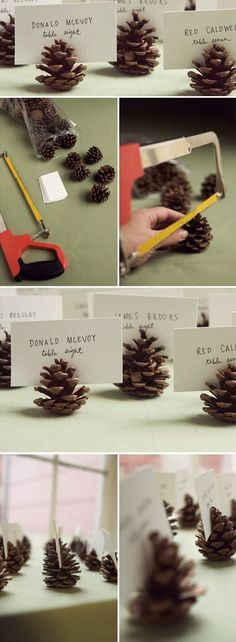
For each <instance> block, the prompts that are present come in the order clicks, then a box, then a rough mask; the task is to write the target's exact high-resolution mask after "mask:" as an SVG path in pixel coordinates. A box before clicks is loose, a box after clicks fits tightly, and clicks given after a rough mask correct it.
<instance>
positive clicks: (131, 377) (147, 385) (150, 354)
mask: <svg viewBox="0 0 236 642" xmlns="http://www.w3.org/2000/svg"><path fill="white" fill-rule="evenodd" d="M156 341H157V337H149V338H148V337H147V335H146V332H145V330H140V337H139V338H137V339H133V343H132V344H129V343H124V347H125V352H124V354H123V382H122V383H117V384H115V385H116V386H117V387H118V388H120V390H122V391H123V392H126V393H127V394H128V395H131V396H134V397H141V398H142V397H146V398H148V397H150V398H151V397H159V396H160V395H161V394H162V393H163V392H164V390H165V388H167V386H168V383H167V381H166V380H167V379H169V377H170V375H169V372H168V370H167V368H164V367H163V364H164V362H165V360H166V359H167V356H166V355H160V354H159V353H160V352H162V351H163V350H164V349H165V348H164V346H158V345H153V344H155V343H156Z"/></svg>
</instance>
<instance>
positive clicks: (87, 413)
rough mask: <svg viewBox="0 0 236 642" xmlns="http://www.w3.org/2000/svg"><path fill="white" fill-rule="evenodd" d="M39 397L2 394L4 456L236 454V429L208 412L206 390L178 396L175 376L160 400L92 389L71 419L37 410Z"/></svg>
mask: <svg viewBox="0 0 236 642" xmlns="http://www.w3.org/2000/svg"><path fill="white" fill-rule="evenodd" d="M168 367H169V369H170V371H171V372H172V370H173V366H172V364H168ZM37 396H38V395H37V393H35V392H34V390H33V388H12V389H11V390H3V389H2V390H1V391H0V399H1V422H0V452H134V451H135V452H141V453H142V452H225V451H229V452H236V425H228V424H225V423H223V422H222V423H221V422H216V421H215V420H214V419H213V418H212V417H209V416H208V415H207V414H206V413H204V412H203V410H202V405H203V404H202V401H201V400H200V392H185V393H180V392H179V393H177V392H175V393H174V392H173V378H172V377H171V380H170V385H169V387H168V388H167V389H166V390H165V392H164V394H163V395H162V396H161V397H158V398H156V399H135V398H134V397H129V396H128V395H125V394H124V393H123V392H121V391H120V390H119V389H118V388H115V386H112V385H111V386H108V385H107V386H104V385H102V386H101V385H99V386H91V394H90V397H89V400H88V402H87V403H86V405H85V406H83V407H82V408H81V409H80V410H79V411H78V412H75V413H74V414H73V415H70V416H69V417H57V416H56V417H55V416H54V415H50V414H47V413H46V412H45V411H43V410H42V409H41V408H37V407H36V406H34V405H33V399H35V398H36V397H37Z"/></svg>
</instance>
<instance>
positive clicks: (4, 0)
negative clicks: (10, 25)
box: [0, 0, 62, 22]
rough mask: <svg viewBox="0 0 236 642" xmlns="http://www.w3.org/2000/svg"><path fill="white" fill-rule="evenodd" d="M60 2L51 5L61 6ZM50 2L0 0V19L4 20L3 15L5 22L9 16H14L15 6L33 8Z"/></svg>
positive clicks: (40, 0)
mask: <svg viewBox="0 0 236 642" xmlns="http://www.w3.org/2000/svg"><path fill="white" fill-rule="evenodd" d="M61 2H62V0H53V4H61ZM50 3H52V0H0V16H1V19H4V14H5V18H6V22H8V20H9V14H10V15H11V16H14V14H15V7H17V6H20V7H21V6H27V7H29V6H34V5H37V4H50Z"/></svg>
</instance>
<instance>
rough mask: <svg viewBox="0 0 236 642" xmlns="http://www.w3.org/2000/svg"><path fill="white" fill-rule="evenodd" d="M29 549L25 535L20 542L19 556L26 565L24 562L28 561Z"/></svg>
mask: <svg viewBox="0 0 236 642" xmlns="http://www.w3.org/2000/svg"><path fill="white" fill-rule="evenodd" d="M31 549H32V545H31V541H30V539H29V538H28V537H26V535H24V536H23V537H22V540H21V554H22V556H23V558H24V564H26V562H28V560H29V559H30V556H31Z"/></svg>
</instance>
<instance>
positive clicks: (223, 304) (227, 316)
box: [209, 293, 236, 327]
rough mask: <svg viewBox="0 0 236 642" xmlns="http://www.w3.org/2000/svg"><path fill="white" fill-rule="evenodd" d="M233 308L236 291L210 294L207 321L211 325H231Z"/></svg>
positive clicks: (234, 308)
mask: <svg viewBox="0 0 236 642" xmlns="http://www.w3.org/2000/svg"><path fill="white" fill-rule="evenodd" d="M233 310H236V293H235V294H233V293H231V294H230V293H229V294H222V295H220V294H210V296H209V321H210V325H211V326H221V327H223V326H228V325H231V324H232V312H233Z"/></svg>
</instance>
